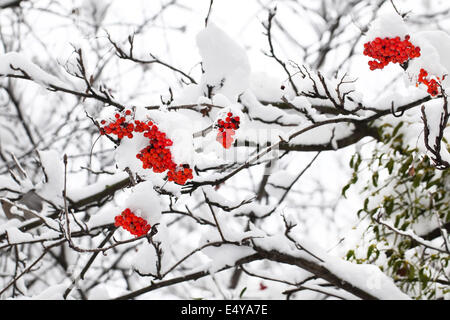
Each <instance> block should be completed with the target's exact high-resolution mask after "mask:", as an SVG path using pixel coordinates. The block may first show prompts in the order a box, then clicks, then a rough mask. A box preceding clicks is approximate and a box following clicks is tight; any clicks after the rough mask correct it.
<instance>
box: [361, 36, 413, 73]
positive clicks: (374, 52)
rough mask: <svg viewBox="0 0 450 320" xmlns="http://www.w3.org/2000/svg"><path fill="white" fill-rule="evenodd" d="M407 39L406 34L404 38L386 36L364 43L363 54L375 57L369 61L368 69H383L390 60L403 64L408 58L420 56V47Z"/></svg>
mask: <svg viewBox="0 0 450 320" xmlns="http://www.w3.org/2000/svg"><path fill="white" fill-rule="evenodd" d="M409 39H410V37H409V35H406V36H405V40H400V37H395V38H388V37H386V38H384V39H381V38H375V40H373V41H370V42H367V43H365V44H364V52H363V53H364V55H366V56H369V57H371V58H373V59H375V60H372V61H369V67H370V70H375V69H383V68H384V67H385V66H387V65H388V64H389V63H390V62H392V63H400V64H403V63H405V62H406V61H408V60H409V59H413V58H417V57H420V47H416V46H414V45H413V44H412V43H411V42H410V41H409ZM377 60H378V61H377Z"/></svg>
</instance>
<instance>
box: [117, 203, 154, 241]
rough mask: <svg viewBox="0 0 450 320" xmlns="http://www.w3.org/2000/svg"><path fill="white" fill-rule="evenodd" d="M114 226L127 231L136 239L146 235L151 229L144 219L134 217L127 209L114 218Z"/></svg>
mask: <svg viewBox="0 0 450 320" xmlns="http://www.w3.org/2000/svg"><path fill="white" fill-rule="evenodd" d="M114 225H115V226H116V227H122V228H124V229H125V230H128V231H129V232H130V233H131V234H133V235H135V236H137V237H140V236H142V235H144V234H147V232H149V231H150V228H151V227H150V225H149V224H148V223H147V221H146V220H145V219H144V218H141V217H138V216H136V215H135V214H134V213H133V212H131V210H130V209H128V208H127V209H125V210H124V211H122V213H121V214H120V215H118V216H116V217H115V218H114Z"/></svg>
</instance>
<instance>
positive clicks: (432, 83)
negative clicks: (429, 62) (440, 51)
mask: <svg viewBox="0 0 450 320" xmlns="http://www.w3.org/2000/svg"><path fill="white" fill-rule="evenodd" d="M427 76H428V72H427V71H425V69H420V72H419V78H418V80H417V83H416V87H417V86H419V83H423V84H424V85H426V86H427V87H428V90H427V92H428V93H429V94H430V95H432V96H436V95H437V94H438V93H439V82H438V81H436V80H434V79H431V80H428V79H427ZM437 79H438V80H441V79H440V78H439V77H437Z"/></svg>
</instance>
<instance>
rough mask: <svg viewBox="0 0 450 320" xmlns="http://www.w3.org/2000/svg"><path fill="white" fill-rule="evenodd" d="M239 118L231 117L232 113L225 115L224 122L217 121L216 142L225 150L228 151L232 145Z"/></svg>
mask: <svg viewBox="0 0 450 320" xmlns="http://www.w3.org/2000/svg"><path fill="white" fill-rule="evenodd" d="M239 125H240V118H239V117H238V116H236V117H233V113H232V112H228V113H227V117H226V118H225V121H224V120H222V119H219V120H218V121H217V125H216V126H217V128H218V129H219V132H218V133H217V141H218V142H220V143H221V144H222V146H223V147H224V148H225V149H228V148H230V147H231V145H232V144H233V141H234V138H233V136H234V135H235V130H237V129H239Z"/></svg>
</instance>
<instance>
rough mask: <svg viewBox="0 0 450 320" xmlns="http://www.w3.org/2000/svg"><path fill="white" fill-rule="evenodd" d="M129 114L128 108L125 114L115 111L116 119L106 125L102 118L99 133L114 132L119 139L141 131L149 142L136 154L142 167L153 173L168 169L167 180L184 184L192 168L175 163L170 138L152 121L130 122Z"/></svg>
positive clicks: (189, 177) (190, 174)
mask: <svg viewBox="0 0 450 320" xmlns="http://www.w3.org/2000/svg"><path fill="white" fill-rule="evenodd" d="M130 115H131V111H130V110H126V111H125V116H123V115H120V114H119V113H116V114H115V115H114V116H115V118H116V121H114V122H112V123H110V124H108V125H105V124H106V121H104V120H102V121H101V124H102V125H105V126H104V127H102V128H100V133H101V134H115V135H117V137H118V138H119V139H122V138H123V137H124V136H127V137H128V138H130V139H131V138H133V132H139V133H143V135H144V137H146V138H148V140H149V144H148V145H147V146H146V147H145V148H144V149H142V150H141V151H140V152H139V153H138V154H137V155H136V158H138V159H139V160H141V161H142V167H143V168H144V169H152V170H153V172H155V173H162V172H165V171H166V170H169V172H168V174H167V177H168V180H169V181H173V182H175V183H177V184H181V185H184V184H185V183H186V180H188V179H192V178H193V174H192V169H191V168H189V166H188V165H177V164H176V163H175V162H174V161H173V160H172V153H171V152H170V149H169V148H168V147H170V146H172V145H173V142H172V140H170V139H169V138H168V137H167V136H166V134H165V133H164V132H162V131H160V130H159V128H158V126H157V125H156V124H154V123H153V122H152V121H147V122H144V121H140V120H134V123H132V119H131V117H129V116H130Z"/></svg>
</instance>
